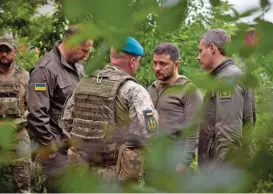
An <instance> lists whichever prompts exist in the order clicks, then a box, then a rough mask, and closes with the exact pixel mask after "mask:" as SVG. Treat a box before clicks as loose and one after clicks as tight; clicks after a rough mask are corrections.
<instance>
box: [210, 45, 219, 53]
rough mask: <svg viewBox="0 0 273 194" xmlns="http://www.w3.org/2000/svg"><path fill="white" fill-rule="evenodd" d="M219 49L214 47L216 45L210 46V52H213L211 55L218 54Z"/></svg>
mask: <svg viewBox="0 0 273 194" xmlns="http://www.w3.org/2000/svg"><path fill="white" fill-rule="evenodd" d="M217 49H218V48H217V47H216V46H215V45H214V44H211V45H210V50H211V53H212V54H214V53H215V52H216V50H217Z"/></svg>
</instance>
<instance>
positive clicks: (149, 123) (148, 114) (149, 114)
mask: <svg viewBox="0 0 273 194" xmlns="http://www.w3.org/2000/svg"><path fill="white" fill-rule="evenodd" d="M143 115H144V119H145V123H146V128H147V129H148V130H149V131H155V130H157V122H156V120H155V117H154V114H153V111H152V110H144V111H143Z"/></svg>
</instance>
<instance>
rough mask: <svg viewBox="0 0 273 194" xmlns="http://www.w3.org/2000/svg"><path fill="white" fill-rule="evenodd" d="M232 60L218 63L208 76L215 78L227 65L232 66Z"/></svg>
mask: <svg viewBox="0 0 273 194" xmlns="http://www.w3.org/2000/svg"><path fill="white" fill-rule="evenodd" d="M233 64H234V62H233V59H231V58H229V59H226V60H224V61H223V62H222V63H220V64H219V65H218V66H217V67H216V68H215V69H213V70H212V71H211V72H210V74H211V75H212V76H216V75H217V74H218V73H220V72H221V71H222V70H223V69H225V68H226V67H227V66H229V65H233Z"/></svg>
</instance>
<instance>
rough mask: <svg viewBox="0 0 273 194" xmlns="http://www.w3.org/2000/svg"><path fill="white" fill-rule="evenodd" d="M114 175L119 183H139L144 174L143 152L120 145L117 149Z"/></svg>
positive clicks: (129, 146) (136, 148)
mask: <svg viewBox="0 0 273 194" xmlns="http://www.w3.org/2000/svg"><path fill="white" fill-rule="evenodd" d="M116 173H117V176H118V179H119V180H120V181H139V180H140V179H141V178H142V177H143V173H144V154H143V150H142V149H141V148H139V147H135V146H131V145H126V144H122V145H121V146H120V148H119V154H118V160H117V164H116Z"/></svg>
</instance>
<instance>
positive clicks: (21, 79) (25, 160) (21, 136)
mask: <svg viewBox="0 0 273 194" xmlns="http://www.w3.org/2000/svg"><path fill="white" fill-rule="evenodd" d="M28 80H29V75H28V73H27V72H26V71H25V70H23V69H22V68H19V67H18V66H17V65H16V64H15V61H14V62H13V63H12V64H11V66H10V69H9V70H8V72H7V73H3V72H0V96H1V97H0V116H1V120H2V122H3V120H4V119H5V118H7V119H9V118H11V119H15V122H14V125H13V127H14V129H15V130H16V137H14V139H12V145H11V147H8V148H5V147H3V146H1V152H5V153H8V154H9V156H11V157H12V162H11V163H8V164H5V165H4V166H3V167H2V168H1V181H0V184H1V186H0V190H1V192H30V178H31V174H30V170H31V169H30V168H31V158H30V138H29V135H28V132H27V130H26V127H27V121H26V114H27V111H26V109H27V107H26V102H27V97H28V95H27V94H28V91H27V89H28V87H27V85H28Z"/></svg>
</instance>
